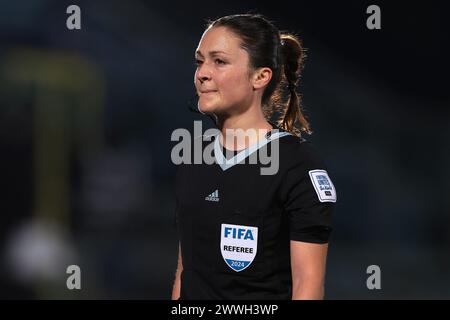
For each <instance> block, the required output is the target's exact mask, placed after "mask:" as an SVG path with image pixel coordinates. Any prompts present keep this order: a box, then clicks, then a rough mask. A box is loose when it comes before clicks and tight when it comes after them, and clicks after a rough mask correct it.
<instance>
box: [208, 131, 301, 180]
mask: <svg viewBox="0 0 450 320" xmlns="http://www.w3.org/2000/svg"><path fill="white" fill-rule="evenodd" d="M271 125H272V127H274V129H277V130H280V129H279V128H278V127H276V126H274V124H273V123H271ZM269 132H272V131H269ZM287 135H292V134H291V133H289V132H287V131H277V132H275V133H272V134H270V135H269V137H267V134H266V135H265V136H264V137H263V138H262V139H261V140H259V141H257V142H255V143H253V144H252V145H250V146H249V147H247V148H245V149H243V150H241V151H239V152H238V153H237V154H236V155H234V156H233V157H231V158H230V159H227V158H226V157H225V156H224V154H223V147H222V145H221V144H220V133H219V134H217V135H216V136H215V139H214V157H215V158H216V162H217V164H218V165H219V166H220V167H221V168H222V170H223V171H225V170H228V169H230V168H231V167H233V166H234V165H236V164H238V163H240V162H241V161H242V160H244V159H245V158H247V157H249V156H250V155H251V154H253V153H254V152H256V151H258V150H259V149H261V148H262V147H264V146H265V145H266V144H268V143H269V142H270V141H273V140H275V139H279V138H281V137H284V136H287Z"/></svg>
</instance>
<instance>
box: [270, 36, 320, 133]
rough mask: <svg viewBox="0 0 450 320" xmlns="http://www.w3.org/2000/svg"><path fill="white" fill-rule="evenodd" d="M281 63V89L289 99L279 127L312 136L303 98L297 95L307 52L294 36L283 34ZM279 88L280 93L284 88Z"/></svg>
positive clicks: (285, 104)
mask: <svg viewBox="0 0 450 320" xmlns="http://www.w3.org/2000/svg"><path fill="white" fill-rule="evenodd" d="M280 41H281V46H280V49H281V50H280V53H281V61H282V81H280V87H281V86H284V90H283V91H285V92H287V96H288V99H287V101H285V103H284V105H283V106H282V112H281V117H280V119H279V120H278V125H279V126H280V127H281V128H283V129H284V130H286V131H289V132H291V133H293V134H295V135H298V136H300V135H301V133H302V132H305V133H307V134H311V133H312V131H311V128H310V125H309V122H308V121H307V120H306V118H305V116H304V115H303V111H302V108H301V96H300V95H299V94H297V91H296V90H297V85H298V82H299V79H300V73H301V71H302V68H303V62H304V59H305V58H306V54H305V50H304V49H303V48H302V44H301V41H300V40H299V39H298V38H297V37H296V36H295V35H292V34H281V36H280ZM280 87H279V88H278V90H279V91H281V90H282V88H280Z"/></svg>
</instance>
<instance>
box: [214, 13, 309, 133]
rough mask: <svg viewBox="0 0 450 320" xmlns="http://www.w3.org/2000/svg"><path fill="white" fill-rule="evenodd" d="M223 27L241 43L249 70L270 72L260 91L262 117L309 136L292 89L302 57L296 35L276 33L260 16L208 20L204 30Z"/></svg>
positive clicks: (300, 45) (301, 48)
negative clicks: (267, 81) (248, 62)
mask: <svg viewBox="0 0 450 320" xmlns="http://www.w3.org/2000/svg"><path fill="white" fill-rule="evenodd" d="M211 27H226V28H228V29H229V30H230V31H231V32H233V33H234V34H236V35H237V36H238V37H239V38H240V39H241V41H242V43H241V47H242V48H243V49H244V50H246V51H247V52H248V55H249V60H250V68H252V69H256V68H260V67H268V68H270V69H272V79H271V80H270V82H269V84H268V85H267V87H266V88H265V90H264V93H263V96H262V101H261V103H262V107H263V111H264V114H265V116H266V118H268V119H269V120H273V119H272V118H274V117H275V118H276V120H275V121H276V122H277V124H278V125H279V126H280V127H281V128H283V129H285V130H287V131H289V132H291V133H293V134H295V135H298V136H300V135H301V132H306V133H308V134H311V133H312V131H311V129H310V125H309V123H308V121H307V120H306V118H305V116H304V115H303V112H302V108H301V96H300V95H299V94H298V93H297V91H296V88H297V85H298V82H299V79H300V73H301V70H302V68H303V63H304V59H305V57H306V54H305V50H304V49H303V47H302V43H301V41H300V39H299V37H298V36H296V35H294V34H292V33H280V31H279V30H278V28H277V27H275V25H274V24H273V23H272V22H271V21H269V20H268V19H267V18H266V17H264V16H263V15H260V14H235V15H229V16H224V17H221V18H219V19H217V20H214V21H208V24H207V28H211Z"/></svg>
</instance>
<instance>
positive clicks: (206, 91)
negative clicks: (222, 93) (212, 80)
mask: <svg viewBox="0 0 450 320" xmlns="http://www.w3.org/2000/svg"><path fill="white" fill-rule="evenodd" d="M211 92H217V90H204V91H200V93H211Z"/></svg>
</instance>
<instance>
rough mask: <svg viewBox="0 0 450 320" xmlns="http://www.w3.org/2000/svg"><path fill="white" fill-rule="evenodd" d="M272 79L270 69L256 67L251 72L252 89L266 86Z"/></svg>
mask: <svg viewBox="0 0 450 320" xmlns="http://www.w3.org/2000/svg"><path fill="white" fill-rule="evenodd" d="M271 79H272V69H270V68H267V67H264V68H258V69H256V71H255V72H254V73H253V79H252V82H253V89H254V90H257V89H261V88H264V87H265V86H267V85H268V84H269V82H270V80H271Z"/></svg>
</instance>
